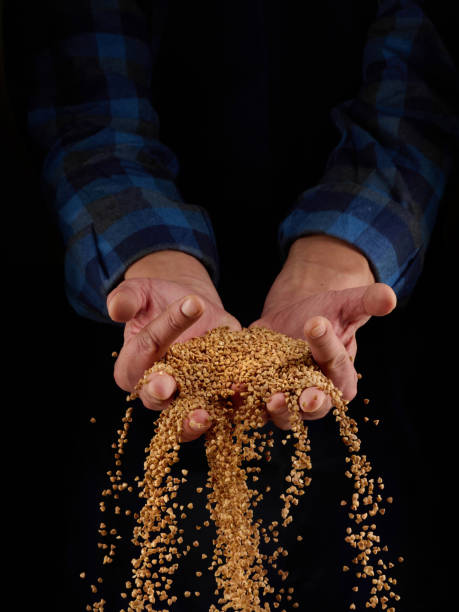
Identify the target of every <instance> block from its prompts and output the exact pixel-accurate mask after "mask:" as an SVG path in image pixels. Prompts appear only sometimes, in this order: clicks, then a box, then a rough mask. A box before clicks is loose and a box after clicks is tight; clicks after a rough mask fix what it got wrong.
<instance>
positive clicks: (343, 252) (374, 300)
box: [107, 235, 396, 442]
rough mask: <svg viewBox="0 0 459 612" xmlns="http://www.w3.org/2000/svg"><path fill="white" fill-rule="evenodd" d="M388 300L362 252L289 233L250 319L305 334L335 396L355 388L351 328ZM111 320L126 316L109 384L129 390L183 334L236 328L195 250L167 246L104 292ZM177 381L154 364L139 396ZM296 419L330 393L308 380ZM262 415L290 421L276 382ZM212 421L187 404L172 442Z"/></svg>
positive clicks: (163, 397)
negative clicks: (280, 262)
mask: <svg viewBox="0 0 459 612" xmlns="http://www.w3.org/2000/svg"><path fill="white" fill-rule="evenodd" d="M395 305H396V297H395V294H394V292H393V290H392V289H391V288H390V287H389V286H388V285H386V284H384V283H376V282H375V278H374V276H373V273H372V272H371V269H370V266H369V264H368V261H367V260H366V258H365V257H364V256H363V255H362V254H361V253H360V252H359V251H358V250H356V249H355V248H354V247H353V246H351V245H349V244H347V243H345V242H343V241H341V240H338V239H336V238H332V237H329V236H323V235H315V236H307V237H302V238H299V239H298V240H296V241H295V242H294V243H293V245H292V246H291V248H290V250H289V255H288V258H287V260H286V262H285V264H284V266H283V268H282V270H281V271H280V273H279V274H278V276H277V277H276V279H275V280H274V283H273V285H272V286H271V289H270V290H269V292H268V295H267V297H266V300H265V303H264V306H263V310H262V313H261V316H260V318H259V319H257V320H256V321H254V322H253V323H251V324H250V325H249V327H255V326H257V327H267V328H269V329H272V330H274V331H277V332H280V333H283V334H286V335H287V336H290V337H292V338H301V339H303V340H306V341H307V343H308V344H309V346H310V348H311V352H312V355H313V357H314V359H315V361H316V363H317V364H318V366H319V367H320V368H321V370H322V372H323V373H324V374H325V375H326V376H328V377H329V378H330V379H331V380H332V381H333V383H334V384H335V386H336V387H338V388H339V389H341V391H342V393H343V397H344V399H346V400H351V399H353V397H355V395H356V393H357V380H358V376H357V372H356V370H355V368H354V358H355V355H356V351H357V343H356V331H357V329H358V328H359V327H361V326H362V325H364V324H365V323H366V322H367V321H368V320H369V319H370V317H371V316H383V315H386V314H388V313H389V312H391V311H392V310H393V309H394V307H395ZM107 309H108V313H109V315H110V317H111V319H112V320H114V321H117V322H122V323H125V327H124V344H123V347H122V349H121V350H120V352H119V355H118V358H117V360H116V362H115V368H114V377H115V381H116V383H117V385H118V386H119V387H121V388H122V389H124V390H125V391H128V392H132V391H133V389H134V387H135V385H136V384H137V382H138V381H139V379H140V378H142V377H143V375H144V372H145V370H147V369H148V368H150V367H151V366H152V365H153V364H154V363H155V362H156V361H158V360H159V359H161V357H163V355H164V354H165V353H166V351H167V350H168V348H169V347H170V346H171V345H172V344H174V343H175V342H185V341H187V340H189V339H190V338H194V337H197V336H201V335H203V334H205V333H206V332H207V331H209V330H211V329H214V328H216V327H220V326H228V327H229V328H230V329H231V330H235V331H238V330H241V329H242V327H241V324H240V323H239V321H238V320H237V319H236V318H235V317H234V316H233V315H231V314H230V313H228V312H227V311H226V310H225V308H224V306H223V304H222V301H221V299H220V297H219V295H218V293H217V291H216V289H215V286H214V284H213V283H212V280H211V279H210V277H209V274H208V272H207V270H206V268H205V267H204V266H203V265H202V264H201V262H200V261H199V260H198V259H196V258H195V257H193V256H191V255H188V254H187V253H184V252H181V251H174V250H164V251H157V252H155V253H151V254H149V255H147V256H145V257H143V258H141V259H140V260H138V261H136V262H135V263H134V264H133V265H132V266H130V267H129V268H128V270H127V271H126V273H125V277H124V280H123V281H122V282H121V283H120V284H119V285H118V286H117V287H116V288H115V289H114V290H113V291H112V292H111V293H110V294H109V295H108V297H107ZM232 388H233V390H234V395H233V396H232V401H233V402H234V403H235V405H240V403H241V402H242V401H243V400H242V398H241V396H240V394H241V392H243V391H244V390H245V387H244V386H243V385H242V384H241V383H240V382H239V381H234V384H233V387H232ZM176 392H177V385H176V382H175V380H174V378H173V377H172V376H170V375H169V374H167V373H163V372H161V373H158V372H156V373H153V374H151V375H150V377H149V380H148V382H147V383H146V384H145V385H143V386H142V387H141V390H140V392H139V397H140V399H141V401H142V403H143V404H144V406H145V407H146V408H149V409H151V410H164V409H166V408H167V406H168V405H169V403H170V402H171V401H172V400H173V398H174V397H175V396H176ZM298 403H299V406H300V409H301V411H300V412H301V415H302V418H303V419H304V420H316V419H320V418H322V417H324V416H325V415H326V414H327V413H328V412H329V410H330V409H331V407H332V404H331V400H330V398H329V396H327V395H325V394H324V392H323V391H321V390H319V389H317V388H315V387H309V388H306V389H304V390H303V391H302V393H301V395H300V396H299V398H298ZM265 419H266V420H268V419H271V420H272V421H273V423H274V424H275V425H276V426H277V427H279V428H280V429H283V430H286V429H289V428H290V421H289V412H288V408H287V404H286V400H285V396H284V394H283V392H282V389H279V390H278V391H277V392H276V393H274V394H273V395H272V396H271V397H270V398H269V399H268V400H267V402H266V411H265ZM210 426H211V419H210V416H209V414H208V412H207V411H206V410H205V409H204V407H202V408H198V409H196V410H195V411H194V412H193V413H192V414H191V415H190V416H189V417H187V418H186V419H185V420H184V422H183V429H182V433H181V441H183V442H187V441H191V440H195V439H196V438H198V437H199V436H200V435H202V434H203V433H205V432H206V431H207V429H208V428H209V427H210Z"/></svg>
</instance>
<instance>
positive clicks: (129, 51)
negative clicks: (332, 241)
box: [28, 0, 459, 321]
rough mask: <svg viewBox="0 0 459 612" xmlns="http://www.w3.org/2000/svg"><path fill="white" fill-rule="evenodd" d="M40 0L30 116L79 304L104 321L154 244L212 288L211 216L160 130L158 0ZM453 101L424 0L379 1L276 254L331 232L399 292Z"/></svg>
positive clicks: (453, 76) (436, 181)
mask: <svg viewBox="0 0 459 612" xmlns="http://www.w3.org/2000/svg"><path fill="white" fill-rule="evenodd" d="M340 1H341V0H340ZM48 4H51V5H52V12H53V19H52V20H51V21H50V23H49V24H48V32H47V33H45V35H44V36H43V44H42V46H41V47H40V49H39V52H37V53H36V54H35V56H34V58H33V66H32V70H31V74H32V77H33V81H32V84H31V85H32V86H31V91H32V95H31V98H30V104H29V112H28V122H29V133H30V135H31V138H32V140H33V142H34V143H35V144H36V145H37V146H38V147H39V149H40V150H41V151H42V154H43V160H44V161H43V169H42V177H43V186H44V191H45V194H46V198H47V200H48V201H49V203H50V204H51V206H52V208H53V209H54V210H55V212H56V214H57V216H58V220H59V225H60V228H61V230H62V234H63V237H64V240H65V244H66V264H65V267H66V286H67V295H68V298H69V300H70V302H71V304H72V306H73V307H74V308H75V310H76V311H77V312H78V313H80V314H81V315H83V316H86V317H90V318H93V319H96V320H103V321H107V320H108V315H107V310H106V304H105V300H106V295H107V293H108V292H109V291H110V290H111V289H112V288H113V287H114V286H116V284H117V283H118V282H119V281H120V280H121V279H122V277H123V273H124V271H125V270H126V268H127V267H128V266H129V265H130V264H131V263H133V262H134V261H136V260H137V259H138V258H139V257H141V256H143V255H145V254H147V253H150V252H154V251H157V250H163V249H175V250H180V251H184V252H186V253H189V254H191V255H193V256H195V257H196V258H197V259H199V260H200V261H201V262H202V263H203V264H204V266H206V268H207V269H208V271H209V274H210V275H211V278H212V279H213V281H214V283H215V284H216V285H218V281H219V259H218V252H217V248H216V240H215V235H214V232H213V228H212V224H211V221H210V218H209V215H208V213H207V212H206V210H205V209H204V208H203V207H201V206H197V205H191V204H187V203H186V202H185V201H184V199H183V197H182V195H181V194H180V192H179V190H178V188H177V185H176V178H177V174H178V171H179V163H178V160H177V158H176V156H175V154H174V153H173V152H172V151H171V150H170V149H169V148H168V147H167V146H165V145H164V144H163V143H162V142H161V141H160V140H159V119H158V116H157V113H156V111H155V109H154V108H153V105H152V101H151V87H152V71H153V68H154V65H155V62H156V59H157V56H158V52H159V47H160V39H161V28H162V27H163V22H164V19H163V17H164V14H165V11H166V9H167V0H152V1H151V2H143V1H142V0H131V1H129V0H66V1H65V2H58V1H57V0H53V1H50V3H48ZM458 100H459V78H458V74H457V70H456V68H455V66H454V65H453V62H452V60H451V58H450V57H449V55H448V53H447V51H446V49H445V48H444V46H443V44H442V42H441V40H440V38H439V36H438V33H437V31H436V29H435V27H434V26H433V24H432V23H431V22H430V20H429V19H428V18H427V16H426V15H425V13H424V12H423V9H422V3H421V2H415V1H413V0H399V1H396V0H382V1H381V2H380V3H379V6H378V11H377V15H376V19H375V20H374V22H373V24H372V26H371V28H370V30H369V32H368V39H367V43H366V46H365V50H364V64H363V73H362V85H361V88H360V91H358V92H356V96H355V98H354V99H351V100H347V101H345V102H344V103H342V104H340V105H339V106H337V107H335V108H334V109H333V111H332V119H333V121H334V123H335V125H336V127H337V129H338V130H339V132H340V133H341V139H340V141H339V144H338V145H337V146H336V148H335V149H334V150H333V151H332V152H331V154H330V157H329V160H328V164H327V168H326V171H325V173H324V175H323V177H322V179H321V180H320V182H319V184H318V185H317V186H315V187H314V188H312V189H308V190H307V191H305V192H304V193H302V194H299V197H298V199H297V200H296V202H295V204H294V205H293V207H292V208H291V210H289V211H288V213H287V215H286V216H285V218H284V219H283V221H282V223H281V224H280V226H279V232H278V240H279V250H280V252H281V254H282V257H283V258H285V257H286V256H287V253H288V248H289V246H290V245H291V244H292V242H293V241H294V240H295V239H297V238H298V237H300V236H304V235H308V234H316V233H325V234H328V235H331V236H335V237H338V238H341V239H343V240H346V241H347V242H349V243H351V244H353V245H355V246H356V247H357V248H359V249H360V250H361V251H362V252H363V253H364V254H365V255H366V257H367V258H368V260H369V262H370V264H371V266H372V269H373V271H374V274H375V276H376V278H377V280H379V281H381V282H386V283H388V284H389V285H391V286H392V287H393V288H394V290H395V291H396V292H397V294H398V295H399V297H403V296H405V295H408V294H409V293H410V292H411V291H412V289H413V287H414V285H415V283H416V280H417V278H418V277H419V274H420V272H421V269H422V262H423V258H424V254H425V251H426V248H427V245H428V242H429V236H430V234H431V231H432V228H433V225H434V223H435V219H436V216H437V211H438V207H439V203H440V201H441V199H442V195H443V193H444V190H445V185H446V182H447V179H448V176H449V174H450V172H451V170H452V165H453V160H454V150H455V147H457V142H458V141H459V120H458V114H457V113H458V109H459V104H458Z"/></svg>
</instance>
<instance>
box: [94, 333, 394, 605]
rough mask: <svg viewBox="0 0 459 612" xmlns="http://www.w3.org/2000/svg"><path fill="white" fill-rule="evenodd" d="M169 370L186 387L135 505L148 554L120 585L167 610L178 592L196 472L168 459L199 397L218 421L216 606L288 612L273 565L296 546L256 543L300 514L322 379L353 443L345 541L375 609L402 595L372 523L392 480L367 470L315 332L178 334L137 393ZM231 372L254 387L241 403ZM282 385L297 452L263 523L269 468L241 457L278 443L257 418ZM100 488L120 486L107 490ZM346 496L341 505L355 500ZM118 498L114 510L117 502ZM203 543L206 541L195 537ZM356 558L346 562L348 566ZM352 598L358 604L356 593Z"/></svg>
mask: <svg viewBox="0 0 459 612" xmlns="http://www.w3.org/2000/svg"><path fill="white" fill-rule="evenodd" d="M161 371H163V372H167V373H168V374H170V375H171V376H173V377H174V379H175V381H176V383H177V389H178V393H177V396H176V397H175V399H173V401H172V402H171V403H170V405H169V406H168V408H167V409H166V410H164V411H163V412H162V413H161V414H160V416H159V418H158V419H157V420H156V422H155V435H154V436H153V438H152V440H151V442H150V445H149V447H148V448H147V449H146V451H147V457H146V460H145V464H144V468H145V471H144V475H143V479H142V480H141V481H139V482H138V486H139V487H140V493H139V495H140V497H141V498H142V499H143V500H144V505H143V507H142V509H141V510H140V513H139V514H137V515H135V517H136V521H137V522H136V526H135V527H134V534H133V542H134V543H135V544H136V545H137V546H138V548H139V555H138V557H137V558H135V559H133V560H132V579H131V580H129V581H127V582H126V592H123V593H122V597H123V598H124V599H126V604H127V610H149V611H154V610H169V609H170V607H171V606H173V604H174V603H175V601H176V600H177V596H176V595H173V596H171V595H170V594H169V593H168V591H169V590H170V589H171V585H172V583H173V575H174V573H175V572H176V571H177V570H178V569H179V559H180V558H181V557H182V556H185V555H186V554H187V553H188V551H189V549H190V547H189V546H188V547H186V548H185V547H183V546H181V545H182V544H183V537H182V534H183V529H179V526H178V519H179V518H185V517H186V511H185V510H186V508H184V507H183V505H181V506H180V505H179V504H178V503H177V502H174V498H175V497H176V496H177V491H178V489H179V487H180V485H181V484H182V483H184V482H186V481H187V479H186V476H187V475H188V472H187V470H186V469H183V470H182V471H181V475H182V477H181V478H177V477H173V475H172V470H171V466H172V465H173V464H175V463H177V462H178V461H179V450H180V436H181V431H182V423H183V421H184V419H185V418H187V417H188V416H189V415H190V414H191V413H192V412H193V411H194V410H195V409H197V408H204V409H206V410H207V411H208V413H209V415H210V417H211V420H212V423H211V427H210V429H209V430H208V431H207V432H206V434H205V450H206V456H207V461H208V465H209V471H208V479H207V483H206V485H205V486H206V488H207V504H206V509H207V510H208V511H209V514H210V519H211V520H212V521H213V522H214V524H215V528H216V533H217V537H216V539H215V540H214V542H213V543H214V551H213V552H214V554H213V557H212V560H211V562H210V565H209V566H208V569H209V570H211V571H213V573H214V576H215V581H216V591H215V593H216V594H217V595H219V599H218V604H219V606H220V607H219V608H216V607H215V606H214V605H211V607H210V610H211V611H216V610H222V611H223V610H228V609H230V610H244V611H248V612H249V611H250V612H258V611H261V610H264V611H267V610H271V609H273V608H274V609H278V610H279V611H280V612H281V611H282V610H284V611H285V610H286V609H287V608H290V607H293V608H298V607H299V603H298V602H296V601H295V600H294V597H293V596H292V593H293V588H292V587H289V588H287V589H284V588H281V589H279V592H277V593H276V592H275V590H274V588H273V587H272V586H271V585H270V582H269V572H268V569H267V565H270V566H271V567H272V568H273V569H274V570H276V569H277V568H278V563H277V561H278V560H279V558H280V557H282V556H286V555H287V554H288V551H286V550H285V549H284V548H283V547H282V546H278V547H277V548H276V549H275V550H274V551H273V553H272V554H271V555H266V554H261V552H260V546H259V545H260V542H261V540H263V541H264V542H265V543H268V542H270V541H271V540H273V542H274V543H276V542H278V538H277V536H278V530H277V527H278V526H279V525H281V526H282V527H286V526H287V525H289V523H291V521H292V520H293V519H292V516H291V514H290V511H291V509H292V506H297V505H298V504H299V501H300V497H301V496H302V495H303V494H304V493H305V487H306V486H308V485H309V483H310V482H311V478H310V476H309V475H308V474H306V475H305V471H309V470H310V469H311V461H310V457H309V454H308V453H309V451H310V441H309V439H308V428H307V426H306V425H305V422H304V421H303V420H302V418H301V414H300V412H301V410H300V407H299V405H298V399H299V396H300V395H301V393H302V391H303V389H304V388H306V387H311V386H314V387H317V388H319V389H321V390H323V391H324V392H325V393H327V394H328V395H329V396H330V397H331V398H332V401H333V405H334V407H335V408H334V412H333V414H334V415H335V418H336V421H337V423H338V425H339V434H340V436H341V439H342V441H343V442H344V444H345V445H346V446H347V449H348V452H349V456H348V457H346V462H347V469H346V472H345V475H346V476H347V477H348V478H350V479H353V481H354V490H353V493H352V498H351V500H350V502H349V504H348V505H349V508H348V510H349V513H348V517H349V519H350V520H351V521H352V523H353V524H354V527H348V528H347V533H346V537H345V540H346V541H347V542H348V543H349V545H350V546H351V547H352V548H353V549H354V553H355V556H354V558H353V559H352V565H353V567H352V570H353V571H354V573H355V577H356V578H357V580H356V582H358V583H359V584H360V585H361V588H362V587H363V586H365V588H366V589H367V591H368V600H367V602H366V604H365V606H366V608H379V609H382V610H387V612H395V608H394V607H393V602H394V601H397V600H398V599H399V596H398V595H397V594H396V593H394V592H393V590H392V588H393V585H394V584H395V583H396V580H395V579H393V578H391V577H390V576H389V575H388V570H389V569H390V567H393V564H392V563H386V562H384V561H383V560H382V558H381V555H380V553H381V551H387V547H381V544H380V539H379V536H378V535H377V534H376V525H375V524H374V523H373V520H374V519H373V517H375V516H376V515H377V514H378V513H379V514H384V511H385V510H384V508H383V507H382V505H381V502H382V501H383V498H382V490H383V488H384V484H383V482H382V479H381V478H378V479H374V478H371V477H370V471H371V465H370V462H369V461H368V460H367V458H366V456H365V455H360V454H359V451H360V444H361V443H360V440H359V437H358V428H357V423H356V421H355V420H354V419H352V418H350V417H349V416H348V414H347V412H348V408H347V402H346V401H344V400H343V399H342V395H341V392H340V391H339V390H338V389H336V388H335V386H334V385H333V383H332V382H331V381H330V380H329V379H328V378H327V377H326V376H325V375H324V374H322V372H321V371H320V369H319V368H318V366H317V365H316V364H315V362H314V360H313V359H312V356H311V352H310V349H309V346H308V345H307V343H306V342H305V341H304V340H301V339H293V338H290V337H288V336H286V335H284V334H280V333H277V332H274V331H272V330H269V329H266V328H257V327H254V328H250V329H242V330H241V331H231V330H230V329H229V328H228V327H219V328H216V329H213V330H211V331H209V332H208V333H206V334H205V335H204V336H200V337H197V338H192V339H191V340H188V341H187V342H184V343H176V344H173V345H172V346H171V347H170V348H169V350H168V351H167V353H166V354H165V355H164V357H163V358H162V359H161V360H159V361H158V362H156V363H155V364H154V365H153V367H152V368H150V369H149V370H147V371H146V372H145V375H144V377H143V379H142V380H140V381H139V383H138V385H137V386H136V389H135V391H134V393H133V394H132V395H131V396H130V397H128V400H132V399H135V398H136V397H137V394H138V391H139V389H140V388H141V386H142V385H143V384H145V383H146V382H147V381H148V380H149V375H150V374H151V373H152V372H161ZM233 383H238V384H240V385H244V388H245V389H246V390H245V391H244V392H242V393H241V394H240V395H241V397H242V399H243V401H242V403H241V402H237V403H233V402H232V396H233V395H234V393H235V392H234V391H233V390H232V386H233ZM278 391H282V392H283V393H284V395H285V397H286V401H287V406H288V410H289V417H290V422H291V436H292V437H293V439H294V440H295V443H294V445H293V447H294V449H295V451H294V453H292V457H291V469H290V473H289V475H288V476H287V477H286V482H287V485H286V490H285V492H284V493H283V494H282V495H281V499H282V502H283V507H282V510H281V516H280V517H279V519H280V521H279V522H278V521H274V522H272V523H271V524H270V525H269V526H267V527H265V526H263V522H262V520H261V519H258V520H254V517H253V509H254V508H255V507H256V506H257V505H258V504H259V503H260V502H262V501H263V494H262V493H261V492H260V491H258V490H257V489H256V488H250V487H249V484H248V478H249V473H254V474H255V475H254V476H252V480H253V481H254V482H255V483H256V481H257V476H256V473H257V472H259V471H260V470H261V469H262V468H260V467H247V466H244V463H246V462H248V461H251V460H260V461H261V460H263V459H264V460H265V461H269V460H270V451H269V448H270V447H272V446H273V444H274V440H273V438H272V432H271V431H268V432H266V431H260V428H261V427H262V426H263V424H264V423H265V419H264V414H266V412H265V407H266V401H267V400H268V399H269V398H270V396H271V395H273V394H274V393H276V392H278ZM131 413H132V408H129V409H128V411H127V413H126V416H125V418H124V419H123V421H124V428H123V429H122V430H119V431H118V434H119V440H118V444H117V452H116V454H115V458H116V464H117V466H118V467H119V466H120V465H121V455H122V454H123V445H124V444H125V443H126V440H127V429H128V426H129V423H130V421H131V420H132V416H131ZM109 474H110V480H111V482H112V485H111V486H112V489H113V494H114V496H115V497H116V498H117V497H118V493H117V491H120V490H122V489H124V488H126V487H128V485H127V483H125V482H123V479H122V473H121V470H120V469H118V470H117V471H116V473H115V474H112V473H109ZM129 488H130V487H129ZM202 490H203V489H202V488H198V489H197V493H198V495H196V499H195V500H193V501H194V504H199V503H204V502H203V501H202V500H203V497H202V495H199V493H202ZM103 494H112V492H111V491H110V490H108V491H105V492H104V493H103ZM388 501H391V499H388ZM102 504H104V502H102ZM341 504H342V505H343V506H344V505H347V502H345V501H342V502H341ZM192 507H193V503H192V502H191V500H190V503H189V504H188V508H190V509H191V508H192ZM116 508H117V510H115V512H116V513H119V512H120V509H119V506H116ZM101 509H103V510H104V509H105V508H104V507H101ZM103 525H104V527H105V524H104V523H103ZM207 525H209V522H208V521H204V526H207ZM105 532H106V530H105ZM106 546H107V545H106ZM194 546H196V547H198V546H199V541H198V540H196V541H195V542H194ZM115 548H116V545H113V544H112V546H111V548H110V552H109V553H108V554H107V555H106V556H105V558H104V563H110V562H111V561H112V558H113V556H114V554H115ZM205 558H206V555H202V559H205ZM350 569H351V568H349V567H347V566H344V567H343V570H344V571H347V570H350ZM277 572H278V574H279V575H280V576H281V578H282V580H283V581H285V580H287V578H288V572H287V571H282V569H277ZM199 574H200V572H198V575H199ZM287 584H288V583H287ZM353 590H354V591H357V590H359V586H358V585H357V584H356V585H355V586H354V587H353ZM93 591H94V592H96V591H97V588H96V587H94V589H93ZM127 591H129V592H127ZM191 595H194V596H199V592H197V591H193V592H191V591H186V592H185V593H184V594H183V597H190V596H191ZM269 602H271V603H269ZM104 604H105V601H104V599H100V600H99V601H98V602H95V603H94V604H92V605H88V606H87V610H103V609H104ZM303 606H304V607H307V602H303V604H302V607H303ZM192 607H193V606H192V605H191V608H190V609H192ZM347 607H349V608H350V609H356V607H355V604H354V603H352V602H351V603H350V604H349V603H348V604H347ZM122 612H125V610H122Z"/></svg>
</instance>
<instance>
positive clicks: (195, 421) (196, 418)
mask: <svg viewBox="0 0 459 612" xmlns="http://www.w3.org/2000/svg"><path fill="white" fill-rule="evenodd" d="M211 424H212V421H211V418H210V416H209V413H208V412H207V411H206V410H204V409H203V408H197V409H196V410H194V411H193V412H192V414H191V415H190V416H188V417H187V418H186V419H184V421H183V427H182V433H181V437H180V441H181V442H191V440H196V439H197V438H199V436H202V434H203V433H205V432H206V431H207V430H208V429H209V427H210V426H211Z"/></svg>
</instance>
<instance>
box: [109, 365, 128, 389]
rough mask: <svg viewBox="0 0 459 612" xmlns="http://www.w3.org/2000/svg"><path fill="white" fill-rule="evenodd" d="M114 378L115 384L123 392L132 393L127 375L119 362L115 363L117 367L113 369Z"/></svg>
mask: <svg viewBox="0 0 459 612" xmlns="http://www.w3.org/2000/svg"><path fill="white" fill-rule="evenodd" d="M113 378H114V379H115V383H116V384H117V385H118V387H119V388H120V389H123V391H131V388H130V386H129V383H128V380H127V376H126V373H125V371H124V369H123V368H122V367H121V366H120V364H119V361H117V362H116V363H115V367H114V369H113Z"/></svg>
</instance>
